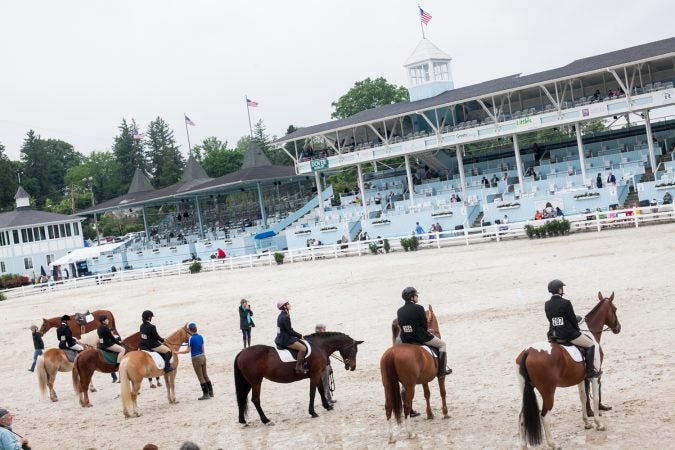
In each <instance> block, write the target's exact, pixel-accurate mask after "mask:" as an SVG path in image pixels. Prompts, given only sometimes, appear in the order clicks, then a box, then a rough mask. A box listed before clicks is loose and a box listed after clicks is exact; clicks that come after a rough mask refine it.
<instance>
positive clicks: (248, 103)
mask: <svg viewBox="0 0 675 450" xmlns="http://www.w3.org/2000/svg"><path fill="white" fill-rule="evenodd" d="M246 106H248V107H249V108H257V107H258V102H254V101H253V100H249V98H248V97H246Z"/></svg>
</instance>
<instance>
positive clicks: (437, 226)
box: [436, 222, 443, 233]
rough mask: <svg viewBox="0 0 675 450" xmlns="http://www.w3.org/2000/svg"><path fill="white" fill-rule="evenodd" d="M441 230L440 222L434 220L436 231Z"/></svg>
mask: <svg viewBox="0 0 675 450" xmlns="http://www.w3.org/2000/svg"><path fill="white" fill-rule="evenodd" d="M442 231H443V227H442V226H441V224H440V223H438V222H436V232H438V233H440V232H442Z"/></svg>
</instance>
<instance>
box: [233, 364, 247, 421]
mask: <svg viewBox="0 0 675 450" xmlns="http://www.w3.org/2000/svg"><path fill="white" fill-rule="evenodd" d="M240 356H241V352H239V353H238V354H237V356H235V357H234V387H235V389H236V391H237V406H238V407H239V423H246V414H247V411H248V393H249V391H250V390H251V384H250V383H249V382H248V380H246V378H244V374H243V373H241V369H239V364H238V361H239V357H240Z"/></svg>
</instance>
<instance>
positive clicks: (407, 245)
mask: <svg viewBox="0 0 675 450" xmlns="http://www.w3.org/2000/svg"><path fill="white" fill-rule="evenodd" d="M401 247H403V250H405V251H406V252H407V251H408V250H410V240H409V239H408V238H401Z"/></svg>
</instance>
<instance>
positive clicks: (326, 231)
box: [319, 227, 337, 233]
mask: <svg viewBox="0 0 675 450" xmlns="http://www.w3.org/2000/svg"><path fill="white" fill-rule="evenodd" d="M319 231H320V232H322V233H332V232H333V231H337V227H323V228H321V229H320V230H319Z"/></svg>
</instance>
